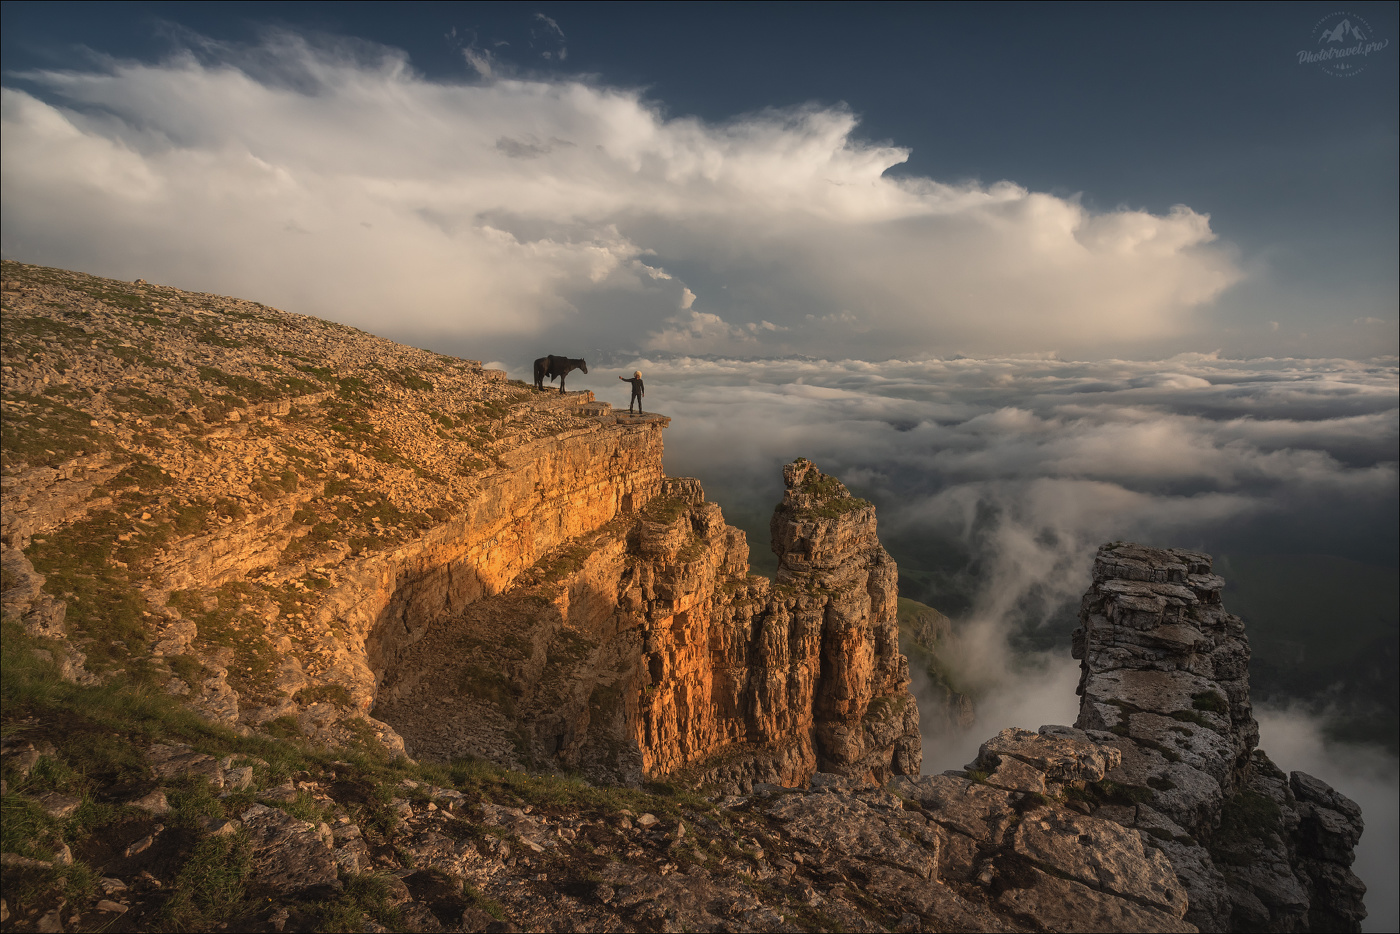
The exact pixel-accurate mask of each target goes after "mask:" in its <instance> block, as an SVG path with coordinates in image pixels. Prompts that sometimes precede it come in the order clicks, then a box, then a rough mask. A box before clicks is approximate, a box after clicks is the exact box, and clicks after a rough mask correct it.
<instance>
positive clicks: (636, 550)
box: [372, 461, 921, 790]
mask: <svg viewBox="0 0 1400 934" xmlns="http://www.w3.org/2000/svg"><path fill="white" fill-rule="evenodd" d="M785 479H786V480H787V483H788V492H787V495H786V496H785V498H784V502H783V504H782V505H781V506H780V507H779V508H778V510H777V511H776V513H775V516H774V520H773V527H774V540H773V547H774V549H775V550H776V551H777V553H778V555H779V558H780V566H781V570H780V573H779V575H778V578H777V581H776V582H775V583H774V584H771V585H770V583H769V581H768V580H766V579H765V578H761V577H753V576H750V575H749V574H748V546H747V543H746V541H745V538H744V535H743V533H742V532H740V531H739V530H737V529H734V528H732V527H730V526H727V525H725V524H724V521H723V517H722V516H721V514H720V511H719V508H718V507H717V506H715V505H713V504H711V503H706V502H705V501H704V498H703V492H702V491H701V489H700V486H699V484H698V483H697V482H695V481H694V480H667V481H664V485H663V492H662V495H661V496H660V497H658V498H656V499H654V500H652V501H651V502H649V503H648V505H647V506H646V507H645V508H644V509H642V510H641V511H640V513H639V514H638V515H636V516H631V517H626V516H624V517H619V518H618V519H617V520H615V521H612V522H610V523H607V524H604V525H602V526H601V527H599V528H598V529H597V530H596V531H595V532H594V533H592V534H590V535H587V536H582V537H579V538H576V539H575V540H573V541H572V542H571V543H570V545H569V546H568V547H567V548H565V549H564V550H563V551H561V552H560V553H558V554H556V555H554V556H553V557H552V558H551V559H549V560H546V561H545V562H543V563H542V564H541V566H540V567H539V568H537V569H536V570H535V572H533V573H531V574H528V575H526V576H525V577H524V578H523V579H522V580H521V581H520V582H519V583H518V584H517V585H516V586H514V587H512V588H510V589H509V590H507V591H505V592H503V593H500V594H499V595H498V596H496V597H493V598H491V599H489V600H486V601H480V602H478V603H476V604H474V605H472V606H471V607H469V608H468V609H467V611H466V612H462V613H457V614H443V613H438V614H437V615H435V616H434V615H429V614H421V615H420V616H419V617H418V618H420V619H426V620H431V622H428V623H426V624H424V625H425V632H424V635H423V636H422V638H421V640H420V641H418V642H415V643H414V645H413V647H412V648H411V649H409V650H407V651H404V652H401V653H400V654H399V655H397V656H395V657H394V658H392V659H389V658H388V656H387V655H385V653H383V652H379V653H375V655H376V657H378V658H381V659H384V660H385V661H384V662H383V664H384V669H383V674H382V675H381V681H382V685H381V689H380V693H379V699H378V702H377V705H376V707H375V714H376V716H377V717H380V718H382V719H383V720H384V721H386V722H388V723H390V724H392V725H393V726H395V728H396V729H397V730H398V731H399V732H400V734H402V735H403V737H404V739H405V741H406V743H407V748H408V750H409V752H410V753H411V754H413V755H415V756H428V757H430V758H439V759H445V758H450V757H454V756H461V755H468V754H470V755H478V756H485V757H488V758H493V759H496V760H498V761H503V762H521V761H523V762H533V763H535V764H545V763H549V762H554V763H557V764H559V765H563V766H566V767H569V768H574V769H584V770H586V771H589V772H591V773H594V774H599V775H602V776H606V777H609V778H614V779H616V778H625V779H631V780H635V779H638V778H641V777H643V776H651V777H655V776H664V775H671V774H677V773H681V772H684V773H685V774H687V775H689V776H691V777H694V778H698V779H701V780H705V781H711V782H717V783H719V784H721V785H725V786H730V787H732V788H734V789H735V790H741V789H743V790H746V789H747V788H749V787H750V786H751V785H752V784H753V782H754V781H766V782H770V783H775V784H783V785H794V784H799V783H801V782H804V781H806V779H807V778H808V777H809V776H810V775H811V774H812V773H813V771H815V770H821V771H825V772H831V773H840V774H844V775H848V776H853V777H856V778H858V779H860V780H863V781H869V782H873V783H880V782H883V781H884V780H885V779H887V778H888V777H889V776H890V775H892V774H918V769H919V762H920V758H921V754H920V749H919V732H918V709H917V705H915V704H914V702H913V699H912V698H911V697H910V696H909V694H908V691H907V687H908V682H909V679H908V668H907V663H906V662H905V661H904V658H903V656H902V655H900V654H899V651H898V645H897V631H896V627H895V623H894V612H895V569H894V564H893V562H892V561H891V560H890V558H889V556H888V555H887V554H886V553H885V551H884V549H883V548H881V547H880V545H879V541H878V539H877V538H876V536H875V522H874V510H873V508H872V507H871V506H870V505H869V504H867V503H863V502H861V501H858V500H855V499H853V498H852V497H850V495H849V493H847V492H846V490H845V488H844V487H842V486H841V485H840V484H839V483H837V482H836V481H834V480H833V479H831V478H828V477H824V476H823V475H822V474H821V473H820V471H818V470H817V469H816V468H815V467H814V466H813V465H811V464H810V463H808V462H805V461H799V462H797V463H795V464H793V465H789V467H788V468H787V469H786V471H785ZM503 627H504V628H505V630H506V631H504V632H503V631H502V628H503ZM375 641H379V642H382V641H383V639H382V637H378V636H375V637H372V642H375ZM425 711H431V713H430V714H425Z"/></svg>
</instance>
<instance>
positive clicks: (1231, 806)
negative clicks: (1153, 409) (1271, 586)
mask: <svg viewBox="0 0 1400 934" xmlns="http://www.w3.org/2000/svg"><path fill="white" fill-rule="evenodd" d="M1223 587H1224V581H1223V580H1222V579H1221V578H1220V577H1218V576H1216V575H1215V574H1213V573H1212V571H1211V559H1210V556H1209V555H1204V554H1199V553H1196V552H1189V551H1182V550H1178V549H1156V548H1146V547H1143V546H1141V545H1132V544H1125V543H1121V542H1117V543H1112V544H1108V545H1104V546H1103V547H1102V548H1100V549H1099V553H1098V557H1097V559H1096V560H1095V563H1094V580H1093V586H1092V587H1091V588H1090V590H1089V592H1088V593H1087V594H1085V596H1084V601H1083V605H1082V609H1081V612H1080V621H1081V626H1080V628H1079V629H1078V630H1076V632H1075V635H1074V654H1075V656H1076V657H1077V658H1080V659H1082V662H1081V665H1082V676H1081V678H1080V685H1079V691H1080V693H1081V694H1082V695H1083V699H1082V701H1081V704H1080V714H1079V719H1078V721H1077V725H1078V726H1079V727H1081V728H1083V729H1084V730H1086V731H1087V733H1086V735H1088V736H1090V737H1092V738H1094V739H1095V740H1096V741H1099V742H1102V743H1103V744H1105V745H1106V746H1108V747H1110V748H1113V749H1116V750H1117V751H1119V752H1120V753H1121V757H1122V759H1121V762H1120V763H1119V764H1117V765H1116V767H1115V768H1113V769H1112V770H1110V771H1109V772H1108V776H1107V777H1108V779H1109V780H1110V781H1112V782H1114V783H1116V784H1117V785H1120V786H1122V787H1123V788H1125V789H1130V790H1131V796H1130V800H1128V801H1125V802H1122V803H1118V804H1111V805H1108V806H1107V807H1105V808H1102V809H1100V810H1099V811H1096V812H1095V813H1096V814H1100V815H1102V816H1106V817H1109V818H1111V819H1113V820H1115V821H1118V822H1119V823H1121V824H1123V825H1124V826H1127V827H1136V828H1138V829H1139V830H1141V831H1142V832H1144V833H1145V834H1148V835H1149V836H1150V837H1151V838H1152V841H1153V844H1154V845H1155V846H1156V847H1158V848H1159V849H1160V850H1161V851H1162V852H1163V853H1164V854H1165V855H1166V857H1167V858H1168V859H1170V860H1171V863H1172V866H1173V867H1174V869H1175V870H1176V873H1177V875H1178V877H1179V878H1180V879H1181V881H1182V884H1183V885H1184V886H1185V888H1186V891H1187V893H1188V895H1189V897H1190V911H1189V912H1188V914H1187V915H1186V917H1187V919H1188V920H1190V921H1192V922H1193V923H1194V924H1196V925H1197V926H1199V927H1200V928H1201V929H1202V930H1205V931H1304V930H1336V931H1345V930H1352V931H1354V930H1359V929H1360V922H1361V920H1362V919H1363V918H1364V917H1365V916H1366V913H1365V908H1364V907H1363V905H1362V896H1363V895H1364V893H1365V886H1364V885H1362V883H1361V881H1360V880H1359V879H1357V878H1356V876H1355V875H1354V874H1353V873H1352V872H1351V870H1350V868H1349V867H1350V865H1351V863H1352V861H1353V859H1354V852H1353V848H1354V847H1355V844H1356V842H1357V840H1358V839H1360V836H1361V830H1362V821H1361V812H1360V809H1359V808H1358V807H1357V806H1356V805H1355V804H1354V803H1353V802H1352V801H1350V800H1349V799H1347V798H1346V797H1345V796H1344V795H1341V794H1340V793H1338V792H1336V791H1335V790H1333V789H1332V788H1330V787H1329V786H1327V785H1326V784H1325V783H1323V782H1321V781H1319V780H1317V779H1315V778H1313V777H1311V776H1308V775H1306V774H1304V773H1302V772H1294V773H1292V775H1290V776H1285V775H1284V774H1283V773H1282V772H1281V771H1280V770H1279V769H1278V768H1277V767H1276V766H1275V765H1274V764H1273V763H1272V762H1270V761H1269V759H1268V757H1267V756H1266V755H1265V754H1264V753H1263V752H1262V751H1261V750H1258V749H1256V748H1255V747H1256V746H1257V744H1258V740H1259V728H1258V725H1257V724H1256V723H1255V721H1254V718H1253V716H1252V714H1251V710H1250V698H1249V667H1248V666H1249V642H1248V640H1247V638H1246V637H1245V633H1244V624H1243V623H1242V622H1241V621H1240V619H1239V618H1238V617H1236V616H1232V615H1231V614H1230V613H1228V612H1226V611H1225V609H1224V607H1223V606H1222V604H1221V597H1220V593H1221V590H1222V588H1223Z"/></svg>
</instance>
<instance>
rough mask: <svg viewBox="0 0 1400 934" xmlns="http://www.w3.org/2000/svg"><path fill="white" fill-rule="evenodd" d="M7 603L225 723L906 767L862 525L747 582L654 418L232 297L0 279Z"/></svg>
mask: <svg viewBox="0 0 1400 934" xmlns="http://www.w3.org/2000/svg"><path fill="white" fill-rule="evenodd" d="M4 275H5V279H4V288H5V293H4V294H5V365H4V371H3V377H4V390H5V394H4V404H5V407H6V419H5V439H4V440H5V444H4V453H5V476H4V498H5V517H4V526H3V544H4V556H3V557H4V561H5V566H6V569H7V575H8V578H7V579H8V580H9V581H10V582H11V583H9V584H7V587H6V596H5V599H6V601H7V607H8V608H9V612H11V613H12V614H13V615H15V616H17V617H19V618H22V619H23V620H24V622H25V625H26V627H27V628H28V630H29V632H30V633H31V634H33V635H36V636H43V637H47V638H50V639H53V640H54V647H53V648H52V649H50V650H49V651H52V652H55V653H57V656H58V657H59V658H60V660H61V664H63V665H65V666H66V670H67V671H68V672H69V674H70V675H71V676H72V677H75V678H95V677H100V676H103V675H104V674H105V673H107V672H111V671H116V670H122V671H128V672H129V673H132V674H136V675H138V676H139V677H141V678H143V679H147V680H154V681H155V682H157V683H161V684H163V685H164V686H165V687H166V689H167V690H170V691H173V692H175V693H178V694H182V695H186V696H188V697H189V699H190V701H191V702H192V703H193V704H194V705H195V706H196V707H197V708H198V709H200V710H201V711H202V712H203V713H204V714H205V715H206V716H209V717H211V718H213V719H215V720H217V721H218V722H221V723H224V724H227V725H229V726H233V727H236V728H241V729H258V730H272V731H273V732H280V733H283V734H286V733H289V732H290V733H299V734H302V735H305V736H308V737H311V738H312V739H314V740H316V741H318V742H321V743H332V744H334V743H343V742H346V741H351V740H353V739H355V738H356V737H358V736H361V735H366V734H369V733H372V734H373V735H374V736H375V737H376V739H377V740H378V741H380V742H382V743H384V744H386V745H387V746H389V747H390V748H391V749H396V750H402V749H403V748H404V747H403V737H402V736H401V735H400V731H399V729H396V728H400V727H401V728H402V730H403V731H404V732H405V733H406V735H408V736H409V737H410V739H411V743H410V746H411V749H410V750H409V751H410V752H411V753H412V754H413V755H415V756H427V757H429V758H437V759H446V758H450V757H452V756H460V755H476V756H482V757H487V758H491V759H494V760H496V761H500V762H503V763H507V764H515V765H518V764H521V763H527V764H530V765H532V766H535V767H541V768H551V767H564V768H569V769H574V770H583V771H584V772H586V773H588V774H592V775H596V776H600V777H607V778H609V779H613V780H626V781H634V782H635V781H638V780H640V779H641V778H643V777H651V778H654V777H660V776H664V775H669V774H672V773H676V772H678V771H679V770H688V774H693V776H695V777H705V778H709V779H712V780H714V781H718V782H720V783H722V784H727V785H731V786H733V787H734V788H735V789H736V790H737V789H740V788H746V787H748V786H749V785H750V784H751V783H752V782H753V781H754V780H764V781H772V782H778V783H781V784H788V785H791V784H796V783H799V782H802V781H804V780H805V779H806V777H807V776H808V775H810V774H811V773H812V772H813V771H814V770H816V769H818V768H821V769H825V770H827V771H831V772H837V773H841V774H850V775H856V776H860V777H862V778H864V779H865V780H868V781H872V782H875V783H879V782H882V781H884V780H885V779H886V778H888V777H889V776H890V775H891V774H893V773H902V772H909V773H912V774H917V772H918V768H919V761H920V753H919V732H918V726H917V724H918V711H917V706H916V705H915V704H914V702H913V699H912V697H910V695H909V694H908V691H907V685H908V680H909V679H908V669H907V664H906V663H905V661H904V658H903V656H902V655H901V654H900V653H899V649H898V640H897V637H896V627H895V622H894V618H895V601H896V594H895V581H896V572H895V568H894V564H893V562H892V561H891V560H890V558H889V556H888V555H887V554H886V553H885V552H884V549H883V548H881V547H880V544H879V541H878V539H877V537H876V535H875V515H874V509H873V507H871V506H870V505H869V504H867V503H863V502H861V501H859V500H855V499H853V498H852V497H851V496H850V495H849V494H848V493H847V491H846V490H845V488H844V487H842V486H841V485H840V483H839V482H837V481H835V480H834V479H832V478H828V477H824V476H823V475H822V474H821V473H820V471H818V470H816V468H815V467H812V466H811V465H810V464H806V463H805V462H799V463H798V464H794V465H792V466H790V467H789V468H788V477H787V479H788V488H789V489H788V493H787V495H786V498H785V501H784V504H783V505H782V507H780V509H779V510H778V513H777V514H776V516H775V519H774V523H775V525H774V536H775V537H774V547H775V549H777V550H778V552H779V554H780V557H781V561H782V567H781V570H780V572H779V574H778V577H777V580H776V582H775V583H773V584H772V585H770V582H769V581H768V580H767V579H765V578H759V577H752V576H750V575H749V573H748V563H747V559H748V549H747V544H746V542H745V541H744V536H743V534H742V533H741V532H739V531H738V530H736V529H733V528H731V527H729V526H727V525H726V524H725V523H724V520H723V517H722V515H721V514H720V512H719V509H718V507H716V506H714V505H712V504H708V503H705V502H704V497H703V492H702V491H701V490H700V487H699V485H698V484H697V483H696V482H695V481H674V480H665V479H664V478H663V476H662V470H661V454H662V446H661V431H662V429H663V428H664V426H665V425H666V424H667V421H668V420H667V419H665V418H663V417H659V416H645V417H631V416H622V415H614V414H613V413H612V412H611V408H610V406H607V405H605V404H598V403H595V402H594V400H593V396H592V394H591V393H587V392H583V393H570V394H557V393H538V392H535V391H532V390H530V389H528V388H526V387H524V386H523V385H522V384H518V383H514V384H513V383H508V382H506V381H505V379H504V375H505V374H503V373H500V372H496V371H484V370H483V369H482V368H481V366H480V365H479V364H477V363H475V362H473V361H463V360H457V359H454V358H447V357H442V356H440V355H437V354H431V353H428V352H426V351H420V350H415V349H413V348H408V347H403V346H401V345H396V344H393V343H391V342H388V341H384V340H381V339H379V338H375V337H372V336H371V335H367V334H364V333H362V332H358V331H354V330H353V329H349V328H344V327H341V326H338V325H333V324H329V323H327V322H323V321H317V320H315V319H309V318H301V317H298V316H295V315H289V314H286V313H284V312H280V311H277V310H275V309H270V308H266V307H263V306H260V305H256V304H253V303H248V302H241V301H237V300H233V299H222V298H217V297H213V296H207V295H195V294H191V293H185V292H180V291H178V290H175V289H170V288H164V287H159V286H152V285H149V284H145V283H137V284H136V285H134V286H132V285H127V284H124V283H115V282H112V281H110V280H100V279H95V278H92V277H88V276H82V275H80V274H76V273H66V272H62V271H59V270H48V269H41V268H36V267H26V266H21V265H20V264H15V263H7V264H6V266H5V273H4Z"/></svg>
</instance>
